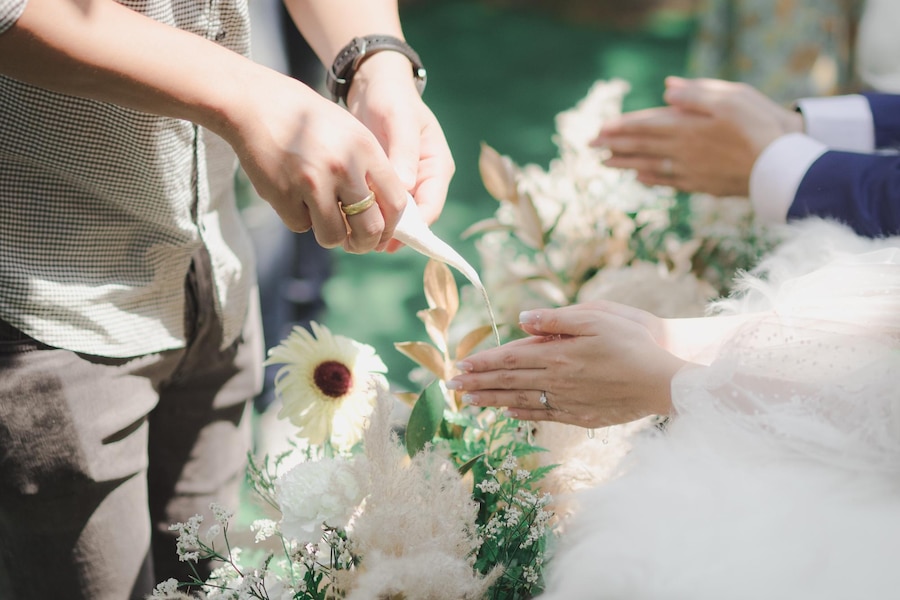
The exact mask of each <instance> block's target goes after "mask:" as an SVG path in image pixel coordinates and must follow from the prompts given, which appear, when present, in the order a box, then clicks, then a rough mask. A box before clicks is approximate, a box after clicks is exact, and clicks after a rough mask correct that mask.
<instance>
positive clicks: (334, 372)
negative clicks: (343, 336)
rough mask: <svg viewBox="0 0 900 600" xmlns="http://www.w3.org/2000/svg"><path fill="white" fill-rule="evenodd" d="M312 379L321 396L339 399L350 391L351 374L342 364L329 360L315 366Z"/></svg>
mask: <svg viewBox="0 0 900 600" xmlns="http://www.w3.org/2000/svg"><path fill="white" fill-rule="evenodd" d="M313 379H314V380H315V382H316V385H317V386H318V387H319V389H320V390H322V393H323V394H325V395H326V396H330V397H331V398H340V397H341V396H343V395H344V394H346V393H347V391H349V390H350V386H351V384H352V383H353V374H352V373H351V372H350V369H348V368H347V365H345V364H344V363H342V362H338V361H336V360H329V361H325V362H323V363H319V364H318V365H317V366H316V370H315V372H314V373H313Z"/></svg>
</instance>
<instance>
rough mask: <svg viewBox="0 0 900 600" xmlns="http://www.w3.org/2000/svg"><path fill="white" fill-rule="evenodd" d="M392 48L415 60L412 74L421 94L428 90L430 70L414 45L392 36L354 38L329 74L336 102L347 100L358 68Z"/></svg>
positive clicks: (328, 82) (339, 53)
mask: <svg viewBox="0 0 900 600" xmlns="http://www.w3.org/2000/svg"><path fill="white" fill-rule="evenodd" d="M384 50H391V51H393V52H399V53H400V54H402V55H404V56H405V57H406V58H408V59H409V62H410V63H412V76H413V79H414V80H415V82H416V87H417V88H418V90H419V93H420V94H421V93H422V92H423V91H424V89H425V81H426V73H425V67H424V66H422V60H421V59H420V58H419V55H418V54H416V51H415V50H413V49H412V47H411V46H410V45H409V44H407V43H406V42H404V41H403V40H401V39H398V38H395V37H393V36H389V35H366V36H363V37H356V38H353V39H352V40H350V43H349V44H347V45H346V46H344V48H343V49H342V50H341V51H340V52H338V55H337V58H335V59H334V63H333V64H332V65H331V69H329V70H328V73H327V84H328V91H329V92H330V93H331V99H332V100H334V101H335V102H344V104H346V103H347V92H349V91H350V84H351V83H353V77H354V76H355V75H356V71H357V69H359V66H360V65H361V64H362V63H363V61H365V60H366V59H367V58H369V57H370V56H372V55H373V54H375V53H376V52H382V51H384Z"/></svg>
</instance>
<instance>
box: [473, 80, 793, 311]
mask: <svg viewBox="0 0 900 600" xmlns="http://www.w3.org/2000/svg"><path fill="white" fill-rule="evenodd" d="M628 91H629V86H628V84H627V83H626V82H624V81H621V80H611V81H598V82H596V83H595V84H594V85H593V86H592V87H591V89H590V91H589V92H588V94H587V96H586V97H585V98H584V99H583V100H581V101H580V102H579V103H578V104H577V105H576V106H575V107H574V108H572V109H571V110H568V111H565V112H562V113H560V114H559V115H557V117H556V136H555V138H554V141H555V142H556V144H557V146H558V148H559V157H558V158H556V159H554V160H553V161H551V163H550V165H549V168H547V169H544V168H541V167H539V166H537V165H533V164H530V165H525V166H519V165H517V164H515V163H514V162H513V161H512V160H511V159H510V158H509V157H508V156H503V155H501V154H500V153H499V152H497V151H496V150H495V149H493V148H491V147H490V146H488V145H487V144H483V145H482V150H481V155H480V159H479V169H480V172H481V177H482V180H483V183H484V185H485V188H486V189H487V191H488V193H489V194H490V195H491V196H493V197H494V198H495V199H497V200H499V201H500V204H499V207H498V208H497V210H496V212H495V214H494V216H493V218H490V219H488V220H485V221H482V222H479V223H476V224H475V225H473V226H472V227H470V228H469V230H468V231H467V232H466V233H465V234H464V235H468V236H471V235H477V236H478V239H477V242H476V245H477V248H478V251H479V255H480V259H481V266H482V268H481V274H482V279H483V281H484V284H485V287H486V288H487V290H488V294H489V295H490V297H491V300H492V302H493V304H494V307H495V309H496V312H497V314H498V318H499V320H500V321H503V322H506V323H515V322H516V319H517V317H518V314H519V312H520V311H522V310H526V309H530V308H537V307H547V306H563V305H566V304H571V303H573V302H585V301H590V300H595V299H601V298H602V299H607V300H613V301H618V302H623V303H626V304H630V305H632V306H637V307H639V308H643V309H645V310H649V311H650V312H653V313H655V314H657V315H659V316H663V317H689V316H699V315H702V314H703V312H704V310H705V307H706V305H707V303H708V302H709V300H711V299H712V298H714V297H716V296H718V295H722V294H725V293H727V292H728V289H727V285H728V284H729V283H730V282H731V281H732V279H733V275H734V274H735V272H736V271H738V270H741V269H746V268H748V267H750V266H752V265H753V264H754V263H755V262H756V260H757V259H758V257H759V256H760V255H761V253H762V252H763V251H765V250H766V249H768V248H769V247H770V246H771V245H772V244H773V243H774V242H775V241H776V240H775V238H774V235H773V234H772V233H771V232H768V231H766V230H764V229H763V228H762V227H760V226H759V225H757V224H756V223H755V222H754V221H753V218H752V213H751V210H750V206H749V202H747V201H746V199H742V198H711V197H709V196H703V195H694V196H690V197H684V196H680V195H678V194H676V193H675V191H674V190H673V189H671V188H668V187H648V186H645V185H643V184H642V183H640V182H638V181H637V180H636V179H635V175H634V173H633V172H631V171H625V170H621V169H615V168H610V167H606V166H605V165H604V164H603V157H604V150H603V149H598V148H594V147H592V146H591V145H590V141H591V140H592V139H593V138H594V137H595V136H596V134H597V133H598V132H599V131H600V129H601V127H602V125H603V122H604V121H606V120H608V119H611V118H613V117H616V116H618V115H620V114H621V111H622V100H623V98H624V97H625V95H626V94H627V93H628ZM468 304H469V302H468V297H467V302H466V305H467V306H468ZM472 304H474V305H477V302H476V301H474V300H473V302H472Z"/></svg>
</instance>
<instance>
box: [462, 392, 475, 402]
mask: <svg viewBox="0 0 900 600" xmlns="http://www.w3.org/2000/svg"><path fill="white" fill-rule="evenodd" d="M462 401H463V404H478V398H477V397H476V396H475V394H463V395H462Z"/></svg>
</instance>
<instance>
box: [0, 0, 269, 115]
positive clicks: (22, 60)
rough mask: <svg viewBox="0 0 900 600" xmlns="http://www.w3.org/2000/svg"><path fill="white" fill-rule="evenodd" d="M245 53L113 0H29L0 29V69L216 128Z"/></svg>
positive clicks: (246, 71) (247, 73)
mask: <svg viewBox="0 0 900 600" xmlns="http://www.w3.org/2000/svg"><path fill="white" fill-rule="evenodd" d="M260 69H262V67H259V66H257V65H255V64H254V63H252V62H251V61H250V60H248V59H246V58H244V57H242V56H240V55H239V54H237V53H235V52H232V51H230V50H228V49H226V48H224V47H221V46H219V45H218V44H216V43H215V42H212V41H210V40H206V39H204V38H202V37H200V36H197V35H194V34H191V33H188V32H185V31H181V30H179V29H177V28H174V27H171V26H169V25H165V24H163V23H159V22H157V21H154V20H153V19H150V18H148V17H146V16H144V15H141V14H139V13H137V12H135V11H132V10H130V9H128V8H126V7H124V6H122V5H120V4H118V3H116V2H113V1H112V0H29V2H28V5H27V6H26V8H25V11H24V12H23V14H22V15H21V17H20V18H19V19H18V21H17V22H16V23H15V24H14V25H13V26H12V27H11V28H10V29H9V30H7V31H6V32H4V33H3V34H0V73H2V74H4V75H7V76H9V77H12V78H14V79H18V80H20V81H24V82H26V83H29V84H32V85H35V86H39V87H42V88H46V89H49V90H53V91H56V92H60V93H64V94H70V95H75V96H81V97H86V98H92V99H95V100H100V101H105V102H111V103H114V104H118V105H121V106H125V107H128V108H132V109H135V110H141V111H144V112H149V113H153V114H159V115H163V116H169V117H175V118H182V119H188V120H191V121H194V122H197V123H199V124H201V125H205V126H207V127H209V128H210V129H213V130H214V131H215V130H222V129H223V128H224V127H225V124H226V122H227V120H228V118H229V114H230V113H233V112H235V111H237V110H239V109H237V108H236V107H235V105H236V104H237V102H239V98H240V96H241V90H243V89H247V84H248V83H249V82H248V81H247V80H248V79H252V78H253V77H254V76H255V75H254V74H257V75H258V72H259V70H260Z"/></svg>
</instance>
